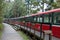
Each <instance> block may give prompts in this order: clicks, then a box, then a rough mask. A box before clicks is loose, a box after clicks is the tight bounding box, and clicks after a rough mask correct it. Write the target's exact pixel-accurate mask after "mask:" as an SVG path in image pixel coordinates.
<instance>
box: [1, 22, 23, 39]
mask: <svg viewBox="0 0 60 40" xmlns="http://www.w3.org/2000/svg"><path fill="white" fill-rule="evenodd" d="M3 25H4V32H3V35H2V40H23V38H22V37H21V36H20V35H19V34H18V33H17V32H16V31H15V30H14V29H13V28H12V26H11V25H9V24H6V23H3Z"/></svg>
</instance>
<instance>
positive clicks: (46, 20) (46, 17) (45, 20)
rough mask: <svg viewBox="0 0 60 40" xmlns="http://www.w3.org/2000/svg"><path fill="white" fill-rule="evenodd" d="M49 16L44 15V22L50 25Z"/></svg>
mask: <svg viewBox="0 0 60 40" xmlns="http://www.w3.org/2000/svg"><path fill="white" fill-rule="evenodd" d="M48 16H49V15H48V14H45V15H44V22H45V23H48V22H49V17H48Z"/></svg>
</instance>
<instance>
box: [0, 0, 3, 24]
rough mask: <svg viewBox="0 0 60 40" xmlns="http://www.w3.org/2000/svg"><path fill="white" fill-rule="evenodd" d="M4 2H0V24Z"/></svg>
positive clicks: (1, 0) (0, 0)
mask: <svg viewBox="0 0 60 40" xmlns="http://www.w3.org/2000/svg"><path fill="white" fill-rule="evenodd" d="M3 1H4V0H0V23H2V20H3V8H4V3H3Z"/></svg>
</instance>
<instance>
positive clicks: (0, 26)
mask: <svg viewBox="0 0 60 40" xmlns="http://www.w3.org/2000/svg"><path fill="white" fill-rule="evenodd" d="M2 30H3V24H2V23H0V31H2Z"/></svg>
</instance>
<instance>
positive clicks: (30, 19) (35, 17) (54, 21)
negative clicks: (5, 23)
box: [16, 8, 60, 39]
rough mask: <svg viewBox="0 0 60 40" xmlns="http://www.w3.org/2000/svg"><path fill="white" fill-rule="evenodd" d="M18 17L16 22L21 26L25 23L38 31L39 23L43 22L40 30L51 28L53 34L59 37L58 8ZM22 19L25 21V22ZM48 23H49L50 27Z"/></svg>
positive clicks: (59, 9) (59, 20) (59, 13)
mask: <svg viewBox="0 0 60 40" xmlns="http://www.w3.org/2000/svg"><path fill="white" fill-rule="evenodd" d="M18 19H19V21H18V20H16V21H18V22H17V24H20V25H21V26H24V25H26V26H27V27H28V28H30V27H31V28H32V29H35V30H37V31H38V32H40V29H41V23H43V24H42V31H44V30H52V33H53V36H55V37H57V38H59V39H60V8H58V9H53V10H49V11H46V12H38V13H36V14H32V15H29V16H24V17H21V18H18ZM23 21H25V23H24V22H23ZM45 23H46V24H45ZM48 23H50V24H51V25H52V27H51V26H50V25H49V24H48Z"/></svg>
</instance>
